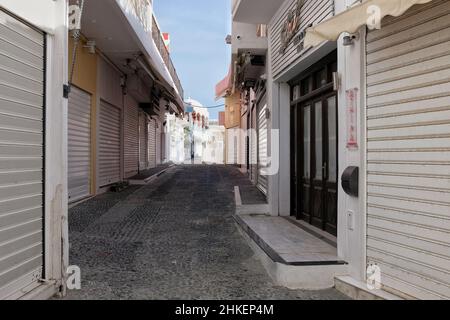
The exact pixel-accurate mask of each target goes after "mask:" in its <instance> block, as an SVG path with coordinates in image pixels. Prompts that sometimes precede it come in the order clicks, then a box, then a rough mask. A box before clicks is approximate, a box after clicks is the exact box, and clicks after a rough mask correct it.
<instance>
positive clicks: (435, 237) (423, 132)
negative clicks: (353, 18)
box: [367, 1, 450, 299]
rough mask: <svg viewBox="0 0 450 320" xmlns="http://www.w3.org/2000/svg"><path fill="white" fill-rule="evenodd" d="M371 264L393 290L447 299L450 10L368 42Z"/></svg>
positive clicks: (420, 15)
mask: <svg viewBox="0 0 450 320" xmlns="http://www.w3.org/2000/svg"><path fill="white" fill-rule="evenodd" d="M367 139H368V147H367V160H368V163H367V167H368V169H367V170H368V172H367V210H368V221H367V237H368V238H367V262H368V263H369V264H370V263H376V264H378V265H379V267H380V268H381V273H382V283H383V285H384V286H385V288H386V289H388V290H395V291H399V292H402V293H405V294H407V295H409V296H412V297H416V298H422V299H431V298H433V299H434V298H443V299H449V298H450V1H435V2H433V3H431V4H429V5H423V6H416V7H414V8H412V9H411V10H410V11H408V12H407V13H406V14H405V15H404V16H402V17H400V18H396V19H392V18H391V19H389V20H386V21H384V22H383V25H382V29H381V30H377V31H373V32H369V33H368V36H367Z"/></svg>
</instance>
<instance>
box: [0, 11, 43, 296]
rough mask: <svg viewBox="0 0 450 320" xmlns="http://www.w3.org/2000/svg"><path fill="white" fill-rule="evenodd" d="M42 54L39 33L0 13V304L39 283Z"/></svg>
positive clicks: (40, 247) (41, 258)
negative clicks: (3, 300)
mask: <svg viewBox="0 0 450 320" xmlns="http://www.w3.org/2000/svg"><path fill="white" fill-rule="evenodd" d="M44 52H45V43H44V35H43V34H42V33H41V32H38V31H36V30H35V29H32V28H30V27H29V26H28V25H25V24H24V23H22V22H20V21H19V20H17V19H15V18H13V17H11V16H9V15H8V14H6V13H5V12H3V11H1V9H0V299H5V298H7V297H10V296H11V295H15V296H17V295H20V294H21V295H23V294H25V293H27V292H26V291H27V290H30V289H32V287H35V286H37V285H38V284H39V279H41V278H42V270H43V264H44V259H43V248H44V244H43V242H44V237H43V230H44V223H43V217H44V202H43V199H44V183H43V180H44V161H43V157H44V118H45V110H44V91H45V88H44V73H45V69H44V59H45V57H44Z"/></svg>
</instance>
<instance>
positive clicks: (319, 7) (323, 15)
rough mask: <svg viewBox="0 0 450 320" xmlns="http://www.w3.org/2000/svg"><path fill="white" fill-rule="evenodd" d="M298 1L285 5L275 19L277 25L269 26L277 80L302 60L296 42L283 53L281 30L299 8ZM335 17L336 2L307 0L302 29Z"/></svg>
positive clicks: (301, 23)
mask: <svg viewBox="0 0 450 320" xmlns="http://www.w3.org/2000/svg"><path fill="white" fill-rule="evenodd" d="M297 2H298V0H292V1H290V2H289V1H288V2H286V5H285V4H283V7H284V8H281V11H282V12H280V14H279V15H278V16H277V17H275V23H273V24H272V25H270V26H269V29H270V31H269V32H270V34H271V35H272V36H271V37H270V47H271V48H272V49H271V51H272V52H273V54H272V57H271V60H272V68H273V73H274V77H275V78H277V77H278V76H279V75H280V74H282V73H283V71H285V70H286V69H287V68H288V67H290V66H292V65H293V64H295V63H297V61H298V60H299V59H301V58H302V56H303V52H301V51H300V52H299V50H298V46H299V44H298V43H296V42H295V41H291V43H290V44H289V46H288V47H287V49H286V50H285V52H284V53H281V51H280V49H281V46H282V43H281V30H282V28H283V25H284V23H286V21H287V20H288V15H289V14H290V13H291V12H292V10H294V9H295V8H297ZM333 15H334V1H333V0H306V1H305V3H304V4H303V7H302V11H301V17H300V29H299V33H300V32H301V31H302V30H305V29H306V28H307V27H308V26H309V25H310V24H314V25H315V24H318V23H320V22H322V21H324V20H325V19H327V18H329V17H332V16H333Z"/></svg>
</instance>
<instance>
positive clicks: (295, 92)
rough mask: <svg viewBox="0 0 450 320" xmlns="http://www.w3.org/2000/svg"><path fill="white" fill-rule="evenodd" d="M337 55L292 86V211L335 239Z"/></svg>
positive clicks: (313, 68)
mask: <svg viewBox="0 0 450 320" xmlns="http://www.w3.org/2000/svg"><path fill="white" fill-rule="evenodd" d="M336 60H337V59H336V53H333V54H331V55H330V56H328V57H326V58H325V59H323V60H322V61H320V62H319V63H318V64H317V65H315V66H314V67H312V68H311V69H310V70H308V71H307V72H306V73H304V74H303V75H302V76H301V77H299V78H298V79H297V80H295V81H293V82H292V83H291V101H292V102H291V131H292V132H291V137H292V140H291V141H292V144H291V170H292V172H293V173H294V174H293V175H292V176H293V178H292V185H291V191H292V195H293V197H292V210H291V212H292V213H293V215H295V216H296V218H297V219H299V220H300V219H301V220H304V221H306V222H308V223H309V224H311V225H313V226H315V227H317V228H320V229H322V230H325V231H327V232H328V233H331V234H333V235H337V199H338V198H337V190H338V188H337V181H338V174H337V173H338V105H337V93H336V92H335V91H334V89H333V87H334V86H333V73H334V72H336V69H337V63H336Z"/></svg>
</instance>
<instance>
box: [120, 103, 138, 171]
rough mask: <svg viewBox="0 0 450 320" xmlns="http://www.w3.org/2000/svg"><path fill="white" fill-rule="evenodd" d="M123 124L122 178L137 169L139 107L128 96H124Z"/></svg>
mask: <svg viewBox="0 0 450 320" xmlns="http://www.w3.org/2000/svg"><path fill="white" fill-rule="evenodd" d="M124 126H125V127H124V130H125V133H124V135H125V139H124V146H123V147H124V167H125V168H124V174H125V177H124V178H130V177H132V176H134V175H136V174H137V173H138V171H139V108H138V105H137V102H136V101H135V100H134V99H133V98H131V97H130V96H126V97H125V119H124Z"/></svg>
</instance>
